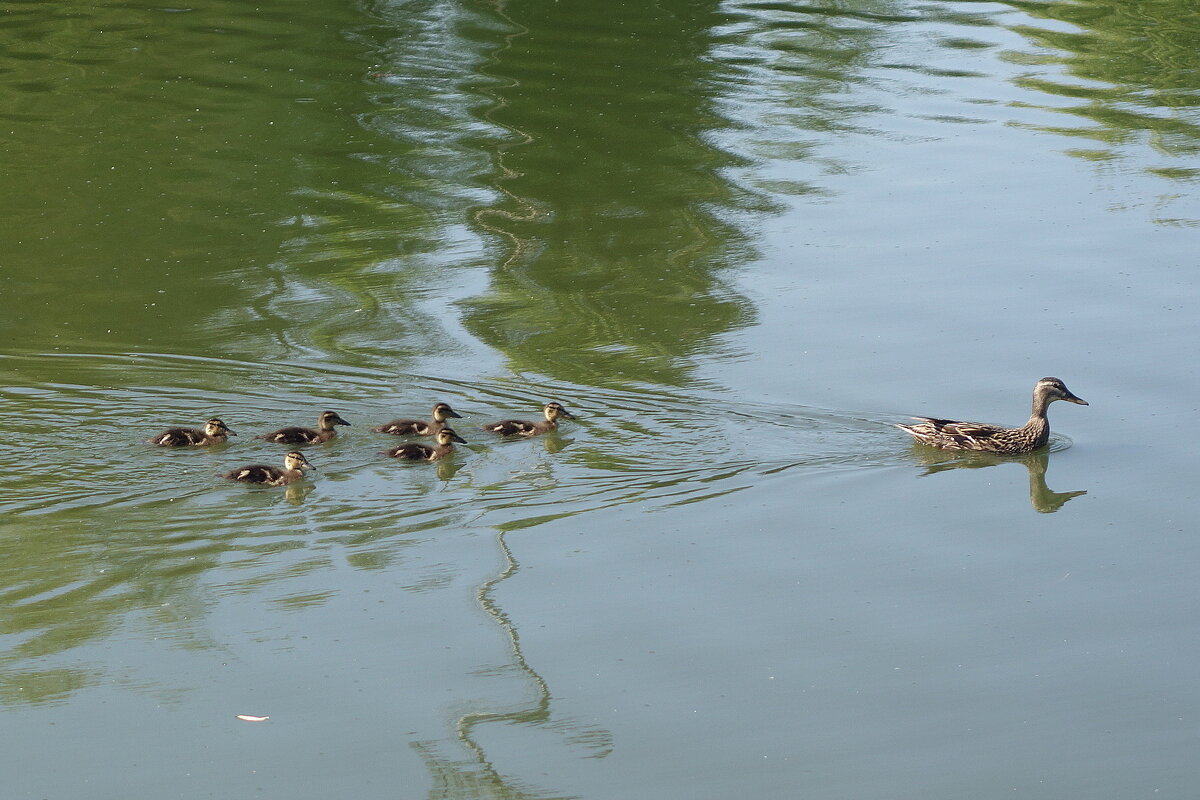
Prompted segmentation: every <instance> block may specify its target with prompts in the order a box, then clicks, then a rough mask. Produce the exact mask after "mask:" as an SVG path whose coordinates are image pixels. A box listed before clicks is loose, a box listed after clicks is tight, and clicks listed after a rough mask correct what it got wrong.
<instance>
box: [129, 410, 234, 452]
mask: <svg viewBox="0 0 1200 800" xmlns="http://www.w3.org/2000/svg"><path fill="white" fill-rule="evenodd" d="M230 436H237V434H236V433H234V432H233V431H231V430H230V429H229V427H228V426H227V425H226V424H225V423H224V422H222V421H221V420H219V419H217V418H215V417H214V418H213V419H210V420H209V421H208V422H206V423H204V430H199V429H197V428H170V429H168V430H165V431H163V432H162V433H160V434H159V435H158V436H155V437H154V438H152V439H147V440H146V441H147V442H149V443H150V444H154V445H158V446H159V447H204V446H207V445H210V444H223V443H224V442H226V441H227V440H228V438H229V437H230Z"/></svg>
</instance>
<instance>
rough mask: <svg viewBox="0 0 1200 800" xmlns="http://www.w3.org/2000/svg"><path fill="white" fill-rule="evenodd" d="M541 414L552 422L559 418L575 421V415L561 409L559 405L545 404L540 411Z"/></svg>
mask: <svg viewBox="0 0 1200 800" xmlns="http://www.w3.org/2000/svg"><path fill="white" fill-rule="evenodd" d="M542 413H543V414H545V415H546V419H548V420H550V421H552V422H553V421H554V420H556V419H558V418H559V417H566V418H567V419H575V415H574V414H572V413H571V412H570V411H567V410H566V409H565V408H563V407H562V404H561V403H547V404H546V407H545V408H543V409H542Z"/></svg>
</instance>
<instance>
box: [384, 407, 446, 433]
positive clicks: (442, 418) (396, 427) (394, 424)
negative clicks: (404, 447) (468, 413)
mask: <svg viewBox="0 0 1200 800" xmlns="http://www.w3.org/2000/svg"><path fill="white" fill-rule="evenodd" d="M451 417H452V418H454V419H462V415H461V414H458V413H456V412H455V411H454V409H453V408H451V407H450V406H449V404H447V403H438V404H437V405H435V406H434V407H433V422H426V421H424V420H420V419H394V420H392V421H391V422H389V423H387V424H385V425H380V426H379V427H377V428H372V429H371V430H373V431H375V432H376V433H390V434H391V435H393V436H434V435H436V434H437V432H438V431H440V430H442V429H443V428H445V427H446V420H447V419H449V418H451Z"/></svg>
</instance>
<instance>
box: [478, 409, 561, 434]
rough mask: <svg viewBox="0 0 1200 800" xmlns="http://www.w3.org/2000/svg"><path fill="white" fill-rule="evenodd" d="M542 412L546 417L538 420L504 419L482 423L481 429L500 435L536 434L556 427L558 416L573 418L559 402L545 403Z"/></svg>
mask: <svg viewBox="0 0 1200 800" xmlns="http://www.w3.org/2000/svg"><path fill="white" fill-rule="evenodd" d="M542 413H543V414H544V415H545V416H546V418H545V419H544V420H540V421H538V422H527V421H525V420H522V419H506V420H503V421H502V422H493V423H490V424H488V425H484V426H483V429H484V430H485V431H490V432H491V433H498V434H500V435H501V436H537V435H538V434H539V433H546V432H547V431H552V430H554V429H555V428H557V427H558V419H559V417H565V418H566V419H575V415H574V414H572V413H571V412H570V411H567V410H566V409H565V408H563V407H562V405H561V404H559V403H547V404H546V405H545V407H544V408H542Z"/></svg>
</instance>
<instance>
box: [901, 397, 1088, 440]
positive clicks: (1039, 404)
mask: <svg viewBox="0 0 1200 800" xmlns="http://www.w3.org/2000/svg"><path fill="white" fill-rule="evenodd" d="M1055 400H1066V401H1067V402H1068V403H1076V404H1077V405H1081V406H1086V405H1087V404H1088V403H1087V401H1086V400H1083V399H1081V398H1079V397H1076V396H1075V395H1074V394H1072V393H1071V390H1070V389H1068V388H1067V387H1066V384H1064V383H1063V382H1062V381H1061V380H1059V379H1058V378H1042V379H1041V380H1040V381H1038V382H1037V385H1035V386H1034V387H1033V411H1032V413H1030V415H1029V421H1028V422H1026V423H1025V424H1024V425H1022V426H1021V427H1019V428H1006V427H1004V426H1002V425H991V424H988V423H986V422H956V421H953V420H948V419H936V418H934V417H914V419H919V420H924V421H923V422H921V423H919V424H917V425H897V426H896V427H897V428H899V429H900V430H902V431H904V432H906V433H908V434H910V435H911V436H912V437H913V438H914V439H916V440H917V441H918V442H921V443H922V444H927V445H930V446H932V447H938V448H941V449H943V450H978V451H982V452H987V453H999V454H1000V455H1019V454H1021V453H1028V452H1031V451H1033V450H1036V449H1038V448H1039V447H1043V446H1044V445H1045V444H1046V442H1047V441H1049V439H1050V421H1049V420H1048V419H1047V418H1046V409H1047V408H1048V407H1049V405H1050V404H1051V403H1053V402H1054V401H1055Z"/></svg>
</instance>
